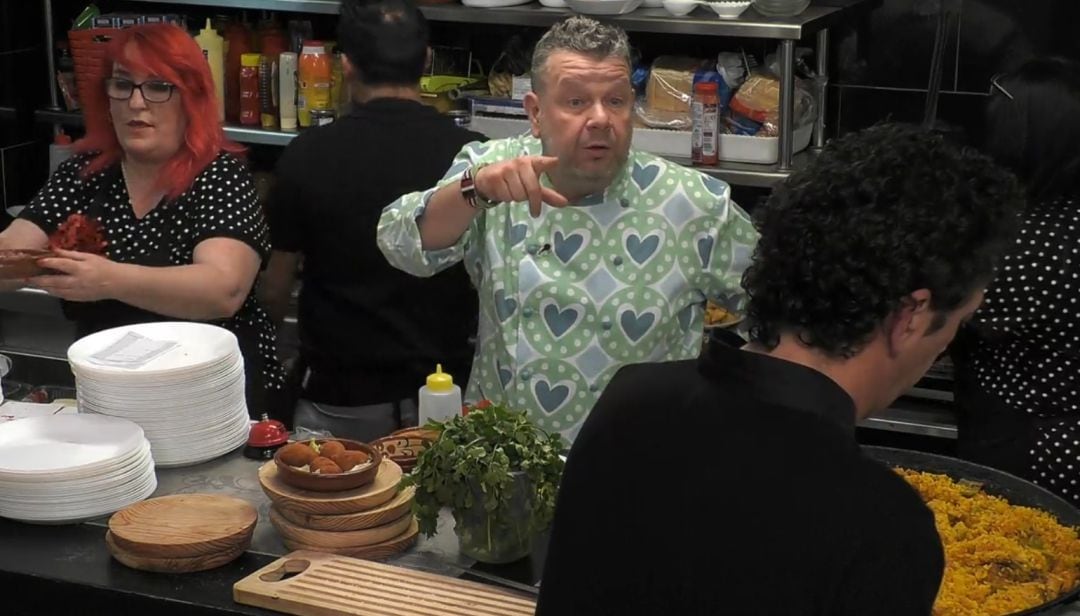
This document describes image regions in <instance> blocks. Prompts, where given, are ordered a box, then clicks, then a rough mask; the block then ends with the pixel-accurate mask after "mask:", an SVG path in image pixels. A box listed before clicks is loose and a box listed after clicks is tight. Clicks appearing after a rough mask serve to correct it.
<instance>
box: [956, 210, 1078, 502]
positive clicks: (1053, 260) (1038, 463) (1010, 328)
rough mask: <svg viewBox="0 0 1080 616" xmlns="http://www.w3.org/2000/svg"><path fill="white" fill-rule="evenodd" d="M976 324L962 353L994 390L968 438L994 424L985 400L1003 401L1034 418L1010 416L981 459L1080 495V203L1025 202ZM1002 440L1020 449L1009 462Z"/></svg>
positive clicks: (963, 434)
mask: <svg viewBox="0 0 1080 616" xmlns="http://www.w3.org/2000/svg"><path fill="white" fill-rule="evenodd" d="M971 326H972V327H971V328H970V330H969V332H968V333H969V334H972V335H973V338H974V339H973V343H971V344H967V345H963V346H960V347H958V348H957V352H958V353H959V356H958V357H957V360H958V362H959V363H961V364H964V365H965V368H966V369H967V370H970V373H971V375H972V380H973V381H974V386H975V388H977V390H978V392H979V395H988V396H990V397H991V399H990V400H988V401H987V402H985V403H982V404H979V405H978V406H977V407H974V408H971V409H970V412H969V415H970V417H967V418H966V419H967V422H966V423H965V424H963V425H962V428H963V429H961V431H960V439H961V444H962V445H964V444H965V442H966V441H968V440H970V439H971V438H972V433H975V435H976V438H977V437H978V433H980V432H982V431H984V430H987V429H989V430H991V431H993V427H992V426H991V425H990V424H991V422H993V421H996V418H994V417H992V413H991V411H990V409H988V408H986V407H987V406H996V405H998V404H1000V405H1004V406H1005V408H1007V409H1009V410H1010V411H1011V412H1012V413H1015V414H1017V415H1019V416H1020V417H1021V418H1022V421H1026V423H1029V424H1030V425H1028V426H1023V427H1020V426H1014V425H1009V426H1008V428H1007V430H1004V432H1006V434H1004V435H1003V436H1004V440H1002V441H998V442H997V444H992V445H991V446H990V451H989V452H988V453H990V455H991V457H988V458H986V457H984V458H982V459H980V460H979V461H982V462H985V463H989V464H991V465H993V466H1000V467H1003V468H1005V470H1008V471H1010V472H1013V473H1016V474H1018V475H1021V476H1023V477H1026V478H1029V479H1031V480H1033V481H1035V482H1036V483H1038V484H1039V485H1041V486H1043V487H1045V488H1048V489H1049V490H1051V491H1054V492H1056V493H1058V494H1060V495H1061V496H1063V497H1065V498H1066V499H1069V500H1070V501H1071V502H1072V503H1074V504H1080V485H1078V484H1077V482H1078V481H1080V446H1078V445H1080V203H1078V202H1076V201H1074V200H1069V199H1061V200H1055V201H1049V202H1045V203H1035V204H1033V205H1032V206H1031V207H1029V208H1028V210H1027V211H1026V212H1024V220H1023V223H1022V225H1021V227H1020V233H1019V235H1018V237H1017V240H1016V243H1014V244H1013V246H1012V247H1011V248H1010V249H1009V251H1008V252H1007V253H1006V254H1005V257H1004V259H1003V260H1002V262H1001V266H1000V268H999V271H998V275H997V278H996V279H995V280H994V282H993V283H992V284H991V285H990V287H989V288H988V289H986V297H985V299H984V300H983V304H982V306H981V307H980V308H979V310H978V312H976V313H975V317H974V318H973V319H972V322H971ZM1007 412H1008V411H1007ZM1009 441H1014V442H1011V443H1010V442H1009ZM991 442H994V441H993V440H992V441H991ZM1005 443H1008V445H1005ZM995 449H996V450H1001V451H1007V450H1015V451H1016V452H1018V453H1020V454H1021V455H1020V456H1019V457H1020V458H1021V459H1020V460H1016V461H1015V462H1013V463H1009V464H1000V463H999V460H996V459H995V457H994V452H993V450H995Z"/></svg>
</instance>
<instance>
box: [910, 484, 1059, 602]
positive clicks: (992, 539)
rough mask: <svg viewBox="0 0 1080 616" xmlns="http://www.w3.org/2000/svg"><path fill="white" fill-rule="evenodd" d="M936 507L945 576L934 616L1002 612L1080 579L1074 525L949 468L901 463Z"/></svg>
mask: <svg viewBox="0 0 1080 616" xmlns="http://www.w3.org/2000/svg"><path fill="white" fill-rule="evenodd" d="M897 472H899V473H900V475H901V476H903V477H904V478H905V479H906V480H907V481H908V482H909V483H910V484H911V485H912V486H914V488H915V489H916V490H917V491H918V492H919V494H920V495H921V496H922V498H923V500H924V501H926V504H927V506H929V507H930V509H931V511H933V512H934V522H935V524H936V525H937V529H938V534H940V535H941V542H942V544H943V545H944V546H945V577H944V579H943V580H942V583H941V590H940V591H939V592H938V597H937V601H936V602H935V603H934V612H933V613H934V616H1003V615H1005V614H1013V613H1016V612H1021V611H1023V610H1026V609H1030V608H1032V607H1035V606H1037V605H1041V604H1043V603H1046V602H1047V601H1051V600H1053V599H1055V598H1057V597H1058V596H1060V595H1061V594H1063V593H1065V592H1067V591H1069V590H1072V589H1073V588H1075V587H1076V586H1077V584H1078V583H1080V539H1078V538H1077V532H1076V529H1073V528H1067V527H1065V526H1062V525H1061V524H1058V522H1057V520H1056V519H1055V518H1054V517H1053V516H1052V515H1050V514H1048V513H1046V512H1044V511H1040V510H1038V509H1032V508H1030V507H1020V506H1016V505H1010V504H1009V503H1008V501H1006V500H1004V499H1002V498H999V497H996V496H991V495H989V494H986V493H984V492H983V491H982V490H981V488H979V487H978V486H977V485H974V484H968V483H962V482H957V481H953V480H952V479H951V478H949V477H947V476H946V475H939V474H934V473H921V472H916V471H910V470H906V469H897Z"/></svg>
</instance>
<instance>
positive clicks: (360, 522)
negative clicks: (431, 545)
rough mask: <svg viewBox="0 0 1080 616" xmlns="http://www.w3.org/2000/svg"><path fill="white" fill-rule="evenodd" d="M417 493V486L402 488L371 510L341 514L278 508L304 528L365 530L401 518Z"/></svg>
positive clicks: (287, 517)
mask: <svg viewBox="0 0 1080 616" xmlns="http://www.w3.org/2000/svg"><path fill="white" fill-rule="evenodd" d="M415 495H416V487H414V486H409V487H407V488H402V489H401V490H400V491H398V493H397V494H396V495H395V496H394V498H392V499H390V500H389V501H387V502H385V503H383V504H382V505H380V506H378V507H376V508H375V509H371V510H369V511H361V512H359V513H343V514H340V515H320V514H315V513H304V512H302V511H295V510H293V509H283V508H278V509H277V512H278V513H280V514H281V517H283V518H285V519H286V520H288V521H290V522H292V523H293V524H295V525H297V526H300V527H302V528H310V529H312V530H331V531H338V532H341V531H348V530H364V529H365V528H374V527H376V526H382V525H383V524H387V523H389V522H392V521H394V520H397V519H399V518H401V516H403V515H405V514H406V513H408V512H409V509H410V508H411V507H412V503H413V496H415Z"/></svg>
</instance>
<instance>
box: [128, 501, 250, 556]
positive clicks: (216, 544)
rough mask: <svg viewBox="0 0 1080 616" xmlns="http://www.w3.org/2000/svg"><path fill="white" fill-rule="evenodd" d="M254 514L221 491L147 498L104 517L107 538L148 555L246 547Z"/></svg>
mask: <svg viewBox="0 0 1080 616" xmlns="http://www.w3.org/2000/svg"><path fill="white" fill-rule="evenodd" d="M258 519H259V514H258V512H257V511H255V507H252V506H251V504H250V503H248V502H247V501H245V500H243V499H239V498H235V497H232V496H225V495H222V494H176V495H173V496H162V497H160V498H152V499H150V500H145V501H142V502H140V503H135V504H134V505H131V506H129V507H125V508H124V509H121V510H120V511H117V512H116V513H114V514H113V515H112V517H111V518H109V531H110V532H111V533H112V540H113V543H114V544H115V545H116V546H117V547H118V548H119V549H121V550H123V551H124V552H125V553H127V554H132V555H139V556H145V557H148V558H195V557H199V556H206V555H215V554H220V553H222V552H231V551H235V550H236V549H240V551H243V550H246V549H247V547H248V546H249V545H251V534H252V533H253V532H254V530H255V523H256V522H257V521H258Z"/></svg>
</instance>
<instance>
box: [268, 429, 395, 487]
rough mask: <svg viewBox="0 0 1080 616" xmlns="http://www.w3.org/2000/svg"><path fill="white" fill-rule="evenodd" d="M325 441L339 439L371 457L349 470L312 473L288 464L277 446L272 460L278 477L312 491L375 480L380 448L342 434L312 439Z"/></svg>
mask: <svg viewBox="0 0 1080 616" xmlns="http://www.w3.org/2000/svg"><path fill="white" fill-rule="evenodd" d="M327 441H338V442H339V443H341V444H342V445H344V446H345V450H346V451H362V452H364V453H366V454H367V455H368V456H369V457H370V459H369V460H368V461H367V462H365V463H363V464H360V465H358V466H357V467H356V468H354V469H353V470H351V471H349V472H345V473H333V474H325V475H324V474H322V473H313V472H311V471H309V470H307V469H305V468H304V467H299V468H298V467H295V466H289V465H288V464H286V463H285V462H284V461H282V459H281V452H282V449H278V450H277V453H275V454H274V464H276V465H277V468H278V477H279V478H280V479H281V480H282V481H283V482H285V483H286V484H288V485H290V486H292V487H294V488H299V489H301V490H311V491H312V492H340V491H342V490H352V489H355V488H359V487H360V486H364V485H367V484H369V483H371V482H372V481H374V480H375V475H376V473H378V472H379V464H380V463H381V462H382V458H383V455H382V452H380V451H379V450H378V449H376V448H375V447H372V446H371V445H368V444H367V443H361V442H360V441H351V440H348V439H344V438H333V439H315V442H316V443H318V444H320V445H322V444H323V443H325V442H327ZM305 442H306V441H305Z"/></svg>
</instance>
